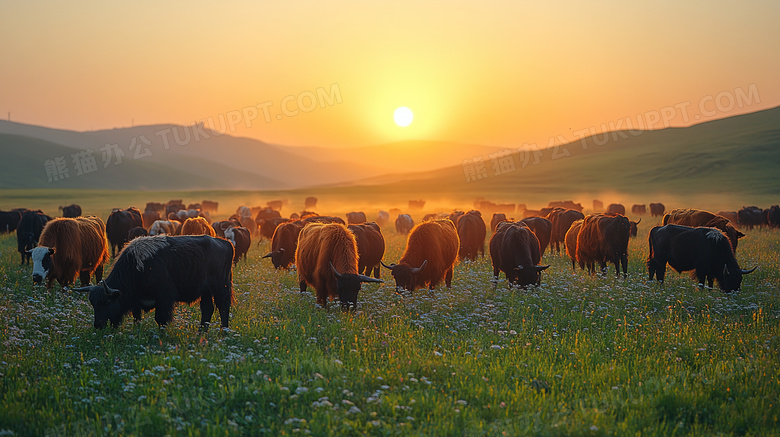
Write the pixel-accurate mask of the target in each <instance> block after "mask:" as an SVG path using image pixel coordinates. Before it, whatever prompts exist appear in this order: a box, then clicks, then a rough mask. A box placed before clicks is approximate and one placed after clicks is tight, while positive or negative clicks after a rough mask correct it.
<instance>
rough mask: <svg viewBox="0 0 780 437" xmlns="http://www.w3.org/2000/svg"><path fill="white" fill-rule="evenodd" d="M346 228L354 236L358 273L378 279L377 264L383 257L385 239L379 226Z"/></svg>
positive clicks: (350, 226) (364, 225)
mask: <svg viewBox="0 0 780 437" xmlns="http://www.w3.org/2000/svg"><path fill="white" fill-rule="evenodd" d="M347 227H348V228H349V230H350V231H352V233H353V234H355V240H356V241H357V248H358V273H360V274H362V275H366V276H372V275H373V276H374V277H375V278H377V279H379V262H380V261H382V257H383V256H384V255H385V237H383V236H382V231H381V230H380V229H379V225H378V224H376V223H374V222H369V223H362V224H358V225H349V226H347ZM372 271H373V273H372Z"/></svg>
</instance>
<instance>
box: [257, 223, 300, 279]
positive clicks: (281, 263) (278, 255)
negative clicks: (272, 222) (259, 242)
mask: <svg viewBox="0 0 780 437" xmlns="http://www.w3.org/2000/svg"><path fill="white" fill-rule="evenodd" d="M305 225H306V223H304V222H303V221H301V220H295V221H291V222H286V223H282V224H280V225H279V226H277V227H276V230H274V235H273V237H272V238H271V251H270V252H268V253H267V254H266V255H265V256H264V257H263V258H271V263H272V264H273V265H274V268H275V269H280V268H281V269H289V268H290V266H291V265H292V263H294V262H295V250H296V249H297V247H298V234H299V233H300V232H301V229H303V227H304V226H305Z"/></svg>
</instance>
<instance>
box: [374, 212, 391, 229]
mask: <svg viewBox="0 0 780 437" xmlns="http://www.w3.org/2000/svg"><path fill="white" fill-rule="evenodd" d="M389 221H390V213H389V212H387V211H384V210H379V212H377V213H376V224H378V225H379V226H380V227H382V228H384V227H385V226H387V223H388V222H389Z"/></svg>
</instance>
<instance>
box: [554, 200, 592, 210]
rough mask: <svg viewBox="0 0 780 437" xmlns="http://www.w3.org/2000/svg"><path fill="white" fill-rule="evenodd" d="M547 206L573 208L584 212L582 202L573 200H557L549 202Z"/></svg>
mask: <svg viewBox="0 0 780 437" xmlns="http://www.w3.org/2000/svg"><path fill="white" fill-rule="evenodd" d="M547 206H548V207H550V208H561V209H564V210H566V209H573V210H575V211H578V212H582V209H583V208H582V204H580V203H575V202H574V201H572V200H556V201H553V202H548V203H547Z"/></svg>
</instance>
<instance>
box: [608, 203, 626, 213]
mask: <svg viewBox="0 0 780 437" xmlns="http://www.w3.org/2000/svg"><path fill="white" fill-rule="evenodd" d="M605 214H620V215H626V207H625V206H623V205H622V204H620V203H610V204H609V206H607V211H606V212H605Z"/></svg>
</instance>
